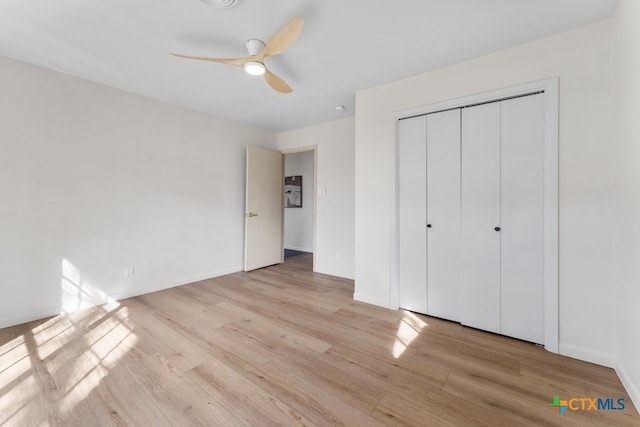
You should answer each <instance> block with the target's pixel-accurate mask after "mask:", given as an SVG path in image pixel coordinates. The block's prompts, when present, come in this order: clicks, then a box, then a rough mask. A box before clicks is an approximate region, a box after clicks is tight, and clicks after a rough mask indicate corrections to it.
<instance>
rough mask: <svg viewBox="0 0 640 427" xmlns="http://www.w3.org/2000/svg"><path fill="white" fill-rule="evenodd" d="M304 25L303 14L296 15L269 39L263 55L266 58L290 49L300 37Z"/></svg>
mask: <svg viewBox="0 0 640 427" xmlns="http://www.w3.org/2000/svg"><path fill="white" fill-rule="evenodd" d="M303 26H304V19H303V18H302V16H296V17H295V18H293V19H291V20H290V21H289V22H287V23H286V24H285V25H284V26H283V27H282V28H280V29H279V30H278V32H277V33H275V34H274V35H273V36H272V37H271V38H270V39H269V41H268V42H267V44H266V46H265V48H264V51H262V54H261V56H262V57H263V58H264V57H266V56H273V55H278V54H280V53H282V52H284V51H285V50H287V49H289V48H290V47H291V46H292V45H293V44H294V43H295V42H296V40H297V39H298V36H299V35H300V32H301V31H302V27H303Z"/></svg>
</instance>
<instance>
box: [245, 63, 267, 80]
mask: <svg viewBox="0 0 640 427" xmlns="http://www.w3.org/2000/svg"><path fill="white" fill-rule="evenodd" d="M244 70H245V71H246V72H247V74H251V75H252V76H261V75H263V74H264V73H265V71H266V70H267V68H266V67H265V66H264V64H263V63H262V62H258V61H250V62H247V63H246V64H244Z"/></svg>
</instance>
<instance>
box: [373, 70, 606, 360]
mask: <svg viewBox="0 0 640 427" xmlns="http://www.w3.org/2000/svg"><path fill="white" fill-rule="evenodd" d="M541 91H543V92H544V99H545V143H544V186H545V188H544V242H545V243H544V295H545V296H544V347H545V349H546V350H548V351H550V352H553V353H558V351H559V332H558V330H559V321H558V317H559V303H558V298H559V294H558V268H559V267H558V129H559V123H558V78H557V77H553V78H549V79H544V80H539V81H535V82H530V83H524V84H521V85H517V86H511V87H507V88H502V89H497V90H494V91H489V92H484V93H479V94H473V95H469V96H465V97H460V98H456V99H451V100H447V101H442V102H437V103H435V104H430V105H425V106H421V107H416V108H410V109H406V110H401V111H397V112H394V113H393V116H392V119H393V121H394V125H393V134H392V135H391V137H392V138H393V140H394V141H395V144H393V147H392V150H393V152H392V158H393V161H392V164H391V170H392V176H391V179H392V185H391V188H392V191H393V192H394V194H393V195H392V197H391V200H392V212H391V221H392V222H391V242H390V245H389V246H390V250H391V259H390V264H391V272H390V277H389V283H390V286H389V288H390V293H389V301H388V304H385V303H382V304H380V305H383V306H388V307H389V308H392V309H398V294H399V284H398V231H397V227H398V224H397V215H398V189H397V185H398V174H397V171H398V165H397V162H398V151H397V150H398V120H399V119H401V118H406V117H412V116H418V115H423V114H429V113H433V112H436V111H441V110H447V109H453V108H459V107H462V106H465V105H472V104H478V103H483V102H491V101H498V100H501V99H505V98H510V97H514V96H519V95H525V94H528V93H534V92H541ZM608 366H611V361H609V365H608Z"/></svg>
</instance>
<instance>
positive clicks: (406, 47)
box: [0, 0, 618, 131]
mask: <svg viewBox="0 0 640 427" xmlns="http://www.w3.org/2000/svg"><path fill="white" fill-rule="evenodd" d="M617 2H618V0H388V1H382V0H321V1H318V0H240V2H239V4H238V6H236V7H235V8H233V9H230V10H219V9H216V8H214V7H212V6H207V5H206V4H204V3H202V2H201V1H200V0H56V1H50V0H45V1H43V0H2V1H0V55H4V56H8V57H10V58H15V59H18V60H22V61H25V62H29V63H33V64H37V65H41V66H43V67H46V68H50V69H53V70H57V71H60V72H63V73H67V74H71V75H73V76H78V77H81V78H84V79H87V80H91V81H95V82H98V83H102V84H105V85H107V86H112V87H116V88H119V89H123V90H125V91H129V92H133V93H137V94H140V95H144V96H147V97H150V98H155V99H158V100H161V101H165V102H169V103H171V104H176V105H180V106H183V107H187V108H190V109H193V110H197V111H201V112H205V113H209V114H211V115H214V116H217V117H223V118H226V119H231V120H235V121H239V122H242V123H246V124H251V125H254V126H258V127H261V128H264V129H269V130H273V131H285V130H290V129H296V128H301V127H305V126H309V125H312V124H317V123H322V122H325V121H329V120H332V119H337V118H340V117H343V116H347V115H351V114H353V113H354V108H355V105H354V95H355V93H356V92H357V91H359V90H362V89H366V88H369V87H373V86H377V85H380V84H384V83H388V82H391V81H394V80H399V79H402V78H404V77H409V76H412V75H415V74H419V73H422V72H425V71H429V70H432V69H435V68H439V67H443V66H446V65H448V64H452V63H456V62H460V61H463V60H467V59H470V58H473V57H477V56H480V55H484V54H487V53H490V52H495V51H498V50H502V49H505V48H508V47H511V46H515V45H518V44H521V43H525V42H528V41H532V40H535V39H538V38H541V37H545V36H548V35H551V34H555V33H558V32H562V31H566V30H569V29H571V28H575V27H578V26H581V25H586V24H589V23H592V22H597V21H602V20H605V19H607V18H610V17H611V16H612V15H613V13H614V11H615V7H616V5H617ZM297 14H300V15H302V16H303V17H304V18H305V27H304V29H303V31H302V34H301V36H300V38H299V39H298V41H297V43H296V44H295V45H294V46H293V47H292V48H291V49H290V50H289V51H287V52H285V53H284V54H282V55H280V56H277V57H273V58H268V59H267V60H266V63H267V66H268V67H269V68H270V69H271V70H272V71H273V72H274V73H276V74H278V75H279V76H281V77H282V78H284V79H285V80H286V81H287V82H288V83H289V84H290V85H291V86H292V87H293V89H294V92H293V93H291V94H288V95H283V94H280V93H278V92H275V91H274V90H272V89H271V88H269V86H267V84H266V83H265V82H264V81H263V79H262V78H261V77H252V76H249V75H247V74H246V73H244V71H243V70H242V69H241V68H237V67H233V66H228V65H223V64H217V63H210V62H201V61H194V60H188V59H181V58H175V57H173V56H171V55H169V51H172V50H173V51H178V52H181V53H185V54H192V55H208V56H233V57H235V56H244V55H246V50H245V47H244V43H245V41H246V40H247V39H248V38H259V39H262V40H265V41H266V40H268V39H269V37H270V36H271V35H272V34H273V33H274V32H275V31H276V30H278V29H279V28H280V27H281V26H282V25H283V24H284V23H285V22H287V21H288V20H289V19H290V18H292V17H293V16H295V15H297ZM337 105H344V106H346V107H347V109H346V111H344V112H337V111H336V110H335V107H336V106H337Z"/></svg>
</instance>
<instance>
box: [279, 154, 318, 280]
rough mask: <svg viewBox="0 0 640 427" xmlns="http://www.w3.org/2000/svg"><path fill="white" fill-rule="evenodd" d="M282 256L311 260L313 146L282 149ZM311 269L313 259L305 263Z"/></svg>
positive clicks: (314, 191)
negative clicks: (289, 149)
mask: <svg viewBox="0 0 640 427" xmlns="http://www.w3.org/2000/svg"><path fill="white" fill-rule="evenodd" d="M283 154H284V184H285V188H284V233H283V234H284V236H283V237H284V238H283V243H284V245H283V246H284V258H285V262H287V261H294V258H295V257H300V258H296V259H297V260H302V259H305V260H308V261H312V260H313V258H314V257H313V253H314V251H315V228H316V227H315V218H316V215H315V213H316V171H315V164H316V159H315V149H314V148H311V149H309V148H307V149H304V151H296V152H284V153H283ZM305 264H308V265H309V267H310V269H311V270H313V262H310V263H309V262H307V263H305Z"/></svg>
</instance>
